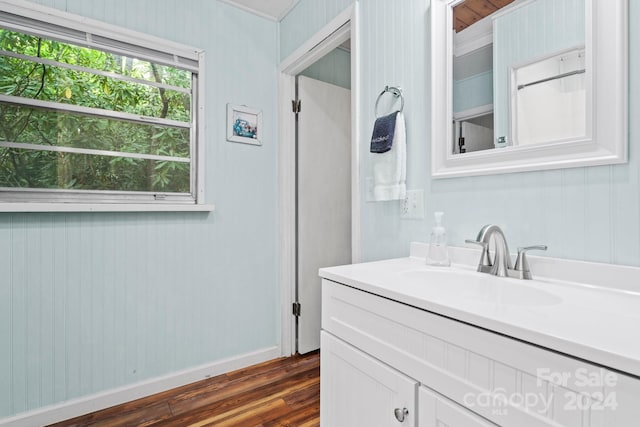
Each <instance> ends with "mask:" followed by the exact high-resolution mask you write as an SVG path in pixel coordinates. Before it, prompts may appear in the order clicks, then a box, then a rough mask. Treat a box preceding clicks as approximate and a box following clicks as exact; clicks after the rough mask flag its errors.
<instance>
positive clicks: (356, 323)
mask: <svg viewBox="0 0 640 427" xmlns="http://www.w3.org/2000/svg"><path fill="white" fill-rule="evenodd" d="M322 328H323V329H324V330H326V331H329V332H331V333H332V334H333V335H335V336H337V337H339V338H341V339H343V340H344V341H346V342H348V343H350V344H352V345H353V346H355V347H357V348H359V349H361V350H362V351H364V352H365V353H368V354H370V355H372V356H374V357H376V358H378V359H380V360H381V361H383V362H385V363H386V364H388V365H390V366H393V367H394V368H396V369H398V370H399V371H401V372H403V373H405V374H406V375H407V376H409V377H411V378H414V379H416V380H417V381H418V382H420V383H422V384H425V385H427V386H428V387H430V388H432V389H434V390H436V391H437V392H438V393H441V394H442V395H444V396H446V397H448V398H449V399H451V400H453V401H455V402H457V403H459V404H461V405H463V406H465V407H469V408H471V409H472V410H473V411H474V412H476V413H478V414H480V415H482V416H483V417H485V418H487V419H488V420H491V421H492V422H495V423H497V424H499V425H503V426H514V427H523V426H554V427H557V426H558V425H561V426H568V427H582V426H585V427H586V426H588V427H611V426H616V427H623V426H634V427H635V425H636V423H637V420H638V419H640V409H639V407H640V405H638V401H640V381H638V379H636V378H632V377H629V376H626V375H623V374H619V373H614V372H611V371H609V370H606V369H603V368H600V367H599V366H595V365H592V364H589V363H586V362H583V361H581V360H577V359H574V358H571V357H569V356H566V355H562V354H559V353H555V352H553V351H550V350H546V349H543V348H540V347H538V346H535V345H531V344H527V343H524V342H522V341H518V340H515V339H512V338H509V337H505V336H503V335H499V334H496V333H493V332H490V331H487V330H484V329H481V328H477V327H474V326H471V325H468V324H465V323H462V322H458V321H455V320H452V319H449V318H446V317H443V316H439V315H436V314H433V313H430V312H427V311H424V310H421V309H418V308H415V307H411V306H408V305H405V304H401V303H398V302H396V301H391V300H388V299H385V298H382V297H379V296H376V295H373V294H369V293H367V292H363V291H360V290H357V289H354V288H351V287H348V286H345V285H341V284H338V283H334V282H331V281H328V280H323V292H322ZM602 378H604V379H606V380H607V381H600V379H602ZM587 380H589V381H587ZM603 382H604V383H605V384H601V383H603Z"/></svg>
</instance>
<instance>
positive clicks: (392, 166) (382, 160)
mask: <svg viewBox="0 0 640 427" xmlns="http://www.w3.org/2000/svg"><path fill="white" fill-rule="evenodd" d="M406 135H407V131H406V129H405V126H404V115H403V114H402V113H401V112H400V113H398V115H397V116H396V129H395V133H394V134H393V144H392V146H391V150H389V151H387V152H386V153H380V154H378V153H376V154H371V155H372V156H373V182H374V184H373V185H374V187H373V200H374V201H376V202H380V201H385V200H402V199H404V198H405V197H406V195H407V184H406V182H407V136H406Z"/></svg>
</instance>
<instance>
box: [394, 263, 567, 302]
mask: <svg viewBox="0 0 640 427" xmlns="http://www.w3.org/2000/svg"><path fill="white" fill-rule="evenodd" d="M398 274H399V275H400V276H401V277H402V279H403V280H401V281H399V283H398V285H399V286H401V287H403V288H405V287H406V288H407V289H406V290H407V291H409V292H412V293H414V294H418V295H419V293H420V292H428V293H429V295H430V296H433V295H435V296H437V297H439V298H444V299H450V298H453V299H458V300H460V299H464V300H469V301H473V302H478V303H483V304H503V305H516V306H544V305H556V304H559V303H561V302H562V298H560V297H558V296H557V295H554V294H552V293H550V292H547V291H545V290H542V289H538V288H536V283H540V282H536V281H535V280H526V281H525V280H519V279H509V278H505V277H496V276H492V275H489V274H486V273H478V272H475V271H469V270H459V269H455V268H420V269H413V270H405V271H402V272H400V273H398Z"/></svg>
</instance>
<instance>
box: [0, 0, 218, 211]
mask: <svg viewBox="0 0 640 427" xmlns="http://www.w3.org/2000/svg"><path fill="white" fill-rule="evenodd" d="M0 26H2V27H3V28H7V29H9V30H13V31H17V32H22V33H27V34H37V35H40V36H42V37H48V38H51V39H56V40H61V41H63V42H68V43H71V44H75V45H79V46H86V47H90V48H94V49H98V50H107V51H109V52H112V53H116V54H120V55H124V56H129V57H136V58H140V59H146V60H149V61H151V62H154V63H157V64H160V65H167V66H170V67H176V68H180V69H185V70H188V71H190V72H193V73H194V78H193V85H192V91H193V92H192V100H193V101H192V104H193V105H192V106H193V109H192V112H193V113H192V114H193V118H192V124H191V129H192V131H191V149H190V159H191V160H190V164H191V185H190V194H176V193H173V194H172V193H162V192H156V193H153V192H133V191H73V190H44V189H42V190H41V189H22V188H16V189H8V190H7V189H3V190H0V212H37V211H212V210H213V209H214V207H213V205H209V204H206V203H205V201H204V194H205V192H204V120H203V117H204V81H203V80H204V79H203V77H204V62H205V61H204V59H205V54H204V51H203V50H202V49H197V48H193V47H189V46H185V45H182V44H179V43H175V42H171V41H167V40H163V39H161V38H158V37H154V36H151V35H148V34H143V33H139V32H136V31H132V30H128V29H125V28H121V27H117V26H115V25H111V24H106V23H104V22H100V21H96V20H92V19H88V18H85V17H81V16H78V15H73V14H70V13H67V12H63V11H60V10H57V9H53V8H48V7H44V6H40V5H37V4H34V3H31V2H26V1H22V0H0ZM40 102H45V101H40ZM79 108H83V107H79Z"/></svg>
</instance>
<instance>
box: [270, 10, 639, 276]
mask: <svg viewBox="0 0 640 427" xmlns="http://www.w3.org/2000/svg"><path fill="white" fill-rule="evenodd" d="M321 3H324V2H317V1H315V0H301V1H300V3H299V4H298V6H297V7H296V8H295V9H294V10H293V11H292V13H290V14H289V15H288V16H287V17H286V18H285V20H284V21H283V22H282V24H281V26H280V43H281V44H280V48H281V52H283V53H284V52H290V51H292V50H293V49H295V47H297V46H299V45H300V44H302V43H303V42H304V41H305V40H306V39H307V38H308V37H309V35H310V33H311V34H312V33H313V32H315V31H317V30H318V29H319V28H321V27H322V25H324V23H326V22H329V20H330V19H331V18H333V17H334V16H335V15H336V13H334V14H332V15H329V16H327V15H326V14H325V12H324V6H323V5H322V4H321ZM359 3H360V17H359V18H360V34H359V36H360V43H361V51H360V60H361V69H362V75H361V76H360V79H361V92H360V100H361V105H362V111H361V117H360V120H359V122H358V126H360V131H361V135H362V140H361V141H360V144H361V156H362V157H361V161H362V169H361V171H360V174H361V178H362V188H361V191H362V192H363V193H362V194H365V193H364V191H365V182H366V181H365V178H366V177H368V176H371V157H370V156H372V154H370V153H369V152H368V144H369V139H370V134H371V130H372V125H373V121H374V116H373V105H374V103H375V97H376V95H377V94H378V93H379V92H380V90H381V89H382V88H383V87H384V85H386V84H390V85H391V84H393V85H399V86H401V87H402V88H403V89H404V93H405V98H406V103H405V113H406V122H407V138H408V147H407V156H408V164H407V185H408V188H409V189H424V190H425V211H426V218H425V219H424V220H401V219H400V206H399V203H397V202H378V203H367V202H365V201H363V205H362V216H361V221H362V249H363V257H364V259H365V260H374V259H382V258H389V257H398V256H403V255H406V254H408V248H409V242H411V241H427V239H428V235H429V230H430V229H431V227H432V226H433V219H432V215H431V212H433V211H434V210H442V211H444V212H445V218H444V222H445V225H446V226H447V227H448V231H449V237H450V241H451V243H452V244H454V245H458V246H461V245H463V242H464V239H465V238H472V237H475V236H476V234H477V232H478V230H479V229H480V228H481V227H482V226H483V225H484V224H487V223H495V224H499V225H500V226H502V227H503V228H504V230H505V233H506V236H507V238H508V240H509V244H510V245H511V247H512V248H514V249H515V247H517V246H523V245H527V244H534V243H545V244H547V245H549V251H548V252H547V255H549V256H555V257H562V258H571V259H582V260H590V261H600V262H608V263H616V264H628V265H636V266H638V265H640V155H639V154H638V150H639V149H640V121H638V120H634V119H633V118H634V117H636V116H637V115H638V114H640V81H639V80H638V78H637V76H638V75H640V63H639V62H638V61H639V59H640V49H639V47H640V28H638V26H637V25H636V26H634V25H630V43H629V45H630V46H629V53H630V56H629V60H630V68H629V75H630V76H631V80H630V85H629V88H630V89H629V117H630V118H631V119H630V124H629V135H630V137H629V144H630V148H629V157H630V161H629V163H628V164H626V165H619V166H603V167H590V168H577V169H564V170H553V171H541V172H528V173H516V174H506V175H494V176H485V177H469V178H452V179H443V180H433V179H431V176H430V174H431V171H430V155H431V150H430V144H431V143H432V141H431V140H430V134H431V129H430V119H429V117H430V107H429V103H430V93H429V79H430V74H429V69H430V64H429V43H430V32H429V5H430V2H429V1H425V0H402V1H397V0H366V1H359ZM345 6H346V5H345ZM638 19H640V4H639V2H636V1H630V2H629V22H631V23H633V22H635V21H636V20H638ZM299 29H304V31H300V32H297V30H299ZM283 57H286V55H282V56H281V58H283ZM363 199H364V198H363Z"/></svg>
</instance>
